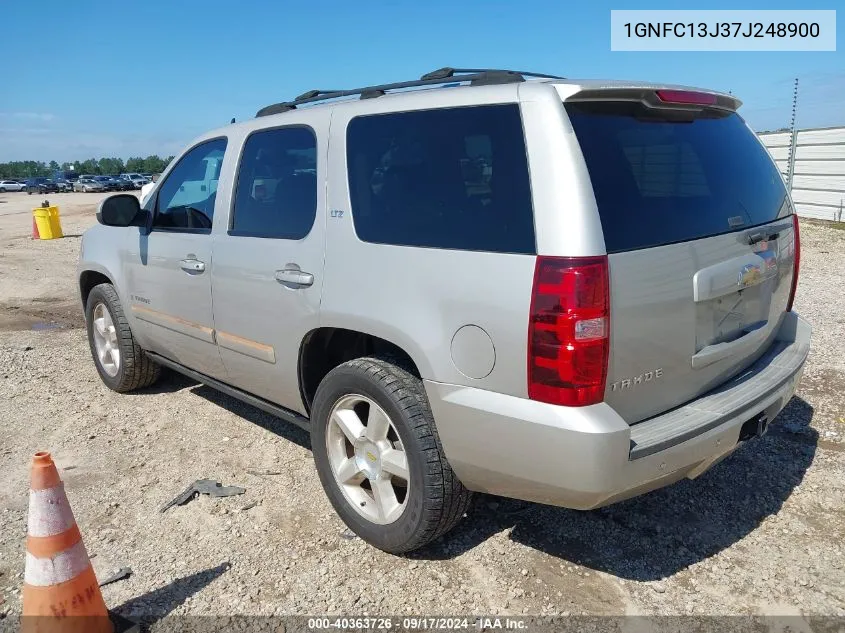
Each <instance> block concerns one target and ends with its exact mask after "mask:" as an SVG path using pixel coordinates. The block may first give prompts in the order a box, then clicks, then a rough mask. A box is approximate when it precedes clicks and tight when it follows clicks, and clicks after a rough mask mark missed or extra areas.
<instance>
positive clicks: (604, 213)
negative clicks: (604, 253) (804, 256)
mask: <svg viewBox="0 0 845 633" xmlns="http://www.w3.org/2000/svg"><path fill="white" fill-rule="evenodd" d="M566 110H567V112H568V114H569V118H570V120H571V121H572V126H573V128H574V129H575V135H576V137H577V138H578V142H579V144H580V145H581V150H582V152H583V154H584V159H585V161H586V163H587V169H588V170H589V172H590V180H591V181H592V185H593V191H594V192H595V196H596V203H597V205H598V209H599V215H600V216H601V223H602V228H603V230H604V240H605V245H606V247H607V250H608V252H610V253H614V252H619V251H628V250H635V249H640V248H648V247H651V246H661V245H664V244H672V243H675V242H685V241H689V240H694V239H699V238H702V237H709V236H712V235H718V234H721V233H729V232H731V231H737V230H740V229H746V228H749V227H752V226H756V225H759V224H765V223H767V222H771V221H772V220H775V219H777V218H778V217H780V216H783V215H787V214H789V213H790V209H789V208H788V205H787V204H786V200H787V198H786V189H785V187H784V185H783V180H782V179H781V176H780V174H779V173H778V171H777V168H776V167H775V165H774V163H773V162H772V160H771V159H770V158H769V155H768V154H767V153H766V151H765V149H763V147H762V146H761V144H760V142H759V141H758V140H757V138H756V137H755V135H754V133H753V132H751V131H750V130H749V129H748V128H747V127H746V125H745V123H744V122H743V121H742V119H741V118H740V117H739V115H737V114H736V113H729V114H728V113H719V114H708V115H707V116H705V117H699V118H695V119H693V120H685V121H684V120H665V119H661V118H655V116H654V110H650V111H649V112H646V110H645V108H644V106H642V105H640V104H635V103H628V102H619V103H613V102H599V103H569V104H566Z"/></svg>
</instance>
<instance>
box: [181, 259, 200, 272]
mask: <svg viewBox="0 0 845 633" xmlns="http://www.w3.org/2000/svg"><path fill="white" fill-rule="evenodd" d="M179 268H181V269H182V270H184V271H185V272H186V273H202V272H205V262H201V261H200V260H198V259H183V260H182V261H181V262H179Z"/></svg>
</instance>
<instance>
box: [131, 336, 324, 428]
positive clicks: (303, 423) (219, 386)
mask: <svg viewBox="0 0 845 633" xmlns="http://www.w3.org/2000/svg"><path fill="white" fill-rule="evenodd" d="M145 354H146V355H147V356H149V357H150V358H152V359H153V360H154V361H155V362H157V363H159V364H160V365H164V366H165V367H168V368H169V369H172V370H173V371H176V372H179V373H180V374H182V375H183V376H187V377H188V378H192V379H194V380H196V381H197V382H200V383H202V384H204V385H207V386H208V387H211V388H212V389H216V390H217V391H220V392H221V393H225V394H226V395H227V396H232V397H233V398H236V399H238V400H240V401H241V402H245V403H247V404H249V405H252V406H253V407H255V408H256V409H261V410H262V411H266V412H267V413H269V414H270V415H275V416H276V417H277V418H281V419H282V420H284V421H285V422H290V423H292V424H295V425H296V426H298V427H299V428H301V429H305V430H306V431H310V430H311V423H310V421H309V420H308V418H306V417H305V416H303V415H300V414H298V413H295V412H294V411H291V410H290V409H285V408H284V407H280V406H279V405H277V404H273V403H272V402H269V401H267V400H265V399H264V398H259V397H258V396H254V395H252V394H251V393H248V392H246V391H242V390H241V389H238V388H237V387H232V386H231V385H227V384H226V383H225V382H220V381H219V380H215V379H214V378H210V377H209V376H206V375H205V374H201V373H199V372H198V371H194V370H193V369H188V368H187V367H185V366H184V365H180V364H179V363H177V362H175V361H172V360H170V359H169V358H165V357H164V356H161V355H159V354H156V353H154V352H145Z"/></svg>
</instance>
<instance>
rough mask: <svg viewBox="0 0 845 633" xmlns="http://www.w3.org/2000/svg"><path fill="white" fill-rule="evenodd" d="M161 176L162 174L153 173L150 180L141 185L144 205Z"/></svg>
mask: <svg viewBox="0 0 845 633" xmlns="http://www.w3.org/2000/svg"><path fill="white" fill-rule="evenodd" d="M160 177H161V174H152V175H151V176H150V182H148V183H147V184H146V185H144V186H143V187H141V206H143V205H144V203H145V202H146V201H147V197H149V195H150V194H151V193H152V192H153V189H155V186H156V183H157V182H158V179H159V178H160Z"/></svg>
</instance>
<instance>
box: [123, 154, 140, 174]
mask: <svg viewBox="0 0 845 633" xmlns="http://www.w3.org/2000/svg"><path fill="white" fill-rule="evenodd" d="M126 171H128V172H139V171H144V159H143V158H141V157H140V156H133V157H132V158H130V159H129V160H127V161H126Z"/></svg>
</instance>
